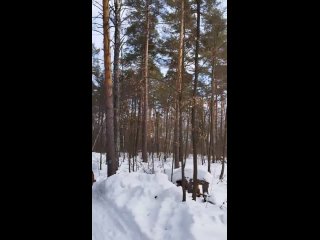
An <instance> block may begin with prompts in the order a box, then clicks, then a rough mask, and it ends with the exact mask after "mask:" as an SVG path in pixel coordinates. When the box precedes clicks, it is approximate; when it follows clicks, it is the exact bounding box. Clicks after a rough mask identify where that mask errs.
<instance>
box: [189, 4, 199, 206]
mask: <svg viewBox="0 0 320 240" xmlns="http://www.w3.org/2000/svg"><path fill="white" fill-rule="evenodd" d="M196 3H197V35H196V52H195V63H194V65H195V73H194V88H193V99H192V100H193V104H192V119H191V122H192V145H193V191H192V200H194V201H196V198H197V189H198V181H197V177H198V176H197V175H198V174H197V173H198V164H197V126H196V98H197V87H198V74H199V66H198V64H199V63H198V61H199V60H198V53H199V38H200V0H197V1H196Z"/></svg>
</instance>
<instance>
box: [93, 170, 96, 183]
mask: <svg viewBox="0 0 320 240" xmlns="http://www.w3.org/2000/svg"><path fill="white" fill-rule="evenodd" d="M95 181H96V180H95V179H94V174H93V171H92V185H93V183H94V182H95Z"/></svg>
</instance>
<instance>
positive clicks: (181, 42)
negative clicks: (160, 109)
mask: <svg viewBox="0 0 320 240" xmlns="http://www.w3.org/2000/svg"><path fill="white" fill-rule="evenodd" d="M180 11H181V20H180V39H179V57H178V79H177V80H178V81H177V91H178V108H177V109H176V111H177V112H178V121H179V122H178V124H179V127H178V130H179V133H178V135H179V144H178V145H179V151H178V156H177V157H178V163H179V162H181V165H182V166H181V179H182V182H181V185H182V201H183V202H184V201H186V188H185V176H184V164H183V136H182V108H181V103H182V76H183V72H184V71H183V70H184V68H183V53H184V51H183V49H184V0H181V9H180Z"/></svg>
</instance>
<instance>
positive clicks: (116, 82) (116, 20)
mask: <svg viewBox="0 0 320 240" xmlns="http://www.w3.org/2000/svg"><path fill="white" fill-rule="evenodd" d="M120 4H121V0H114V15H115V17H114V24H115V26H114V27H115V30H114V61H113V62H114V64H113V84H114V143H115V147H116V155H117V156H119V151H120V133H119V132H120V128H119V119H120V118H119V110H120V83H119V80H120V57H119V56H120V30H121V20H120V10H121V5H120ZM117 164H118V166H119V162H118V163H117Z"/></svg>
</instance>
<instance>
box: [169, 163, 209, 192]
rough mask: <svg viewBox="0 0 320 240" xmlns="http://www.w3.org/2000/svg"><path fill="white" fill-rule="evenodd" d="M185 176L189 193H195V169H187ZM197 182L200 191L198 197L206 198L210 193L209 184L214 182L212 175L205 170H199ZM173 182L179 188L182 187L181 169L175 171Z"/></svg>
mask: <svg viewBox="0 0 320 240" xmlns="http://www.w3.org/2000/svg"><path fill="white" fill-rule="evenodd" d="M184 175H185V187H186V190H187V191H188V193H192V191H193V169H191V168H186V169H185V170H184ZM170 177H171V176H170ZM197 178H198V179H197V182H198V189H197V196H198V197H200V196H203V197H204V198H206V196H207V195H208V192H209V182H212V175H211V174H210V173H209V172H208V171H206V170H204V169H201V168H200V169H198V174H197ZM172 182H173V183H176V184H177V186H182V175H181V168H177V169H174V171H173V175H172Z"/></svg>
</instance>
